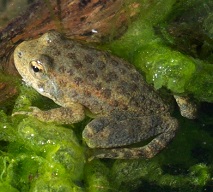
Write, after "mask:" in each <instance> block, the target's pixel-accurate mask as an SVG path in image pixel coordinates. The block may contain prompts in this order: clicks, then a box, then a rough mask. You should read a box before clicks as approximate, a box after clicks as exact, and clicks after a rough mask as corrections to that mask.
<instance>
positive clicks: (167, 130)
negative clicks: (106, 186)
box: [83, 115, 178, 159]
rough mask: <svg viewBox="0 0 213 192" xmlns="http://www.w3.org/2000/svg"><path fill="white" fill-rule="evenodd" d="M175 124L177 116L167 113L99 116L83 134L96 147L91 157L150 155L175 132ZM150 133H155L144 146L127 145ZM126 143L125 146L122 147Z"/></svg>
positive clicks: (132, 157) (153, 154) (145, 137)
mask: <svg viewBox="0 0 213 192" xmlns="http://www.w3.org/2000/svg"><path fill="white" fill-rule="evenodd" d="M177 127H178V123H177V120H176V119H174V118H172V117H170V116H166V117H162V116H158V115H153V116H144V117H140V116H133V115H127V116H126V115H121V116H117V117H115V116H110V117H100V118H97V119H94V120H93V121H92V122H90V123H89V124H88V125H87V126H86V128H85V130H84V132H83V137H84V139H85V141H86V143H87V144H88V146H89V147H90V148H97V149H94V150H93V152H94V153H93V155H92V156H93V157H95V158H112V159H137V158H151V157H153V156H155V155H156V154H157V153H158V152H159V151H161V150H162V149H163V148H165V147H166V145H167V144H168V143H169V142H170V140H171V139H172V138H173V137H174V136H175V131H176V130H177ZM154 136H156V137H155V138H154V139H153V140H151V142H149V143H148V144H146V145H145V146H142V147H135V148H131V147H130V144H133V143H139V142H141V141H144V140H147V139H148V138H151V137H154ZM127 145H129V147H125V148H123V146H127ZM115 147H116V148H115ZM107 148H108V149H107ZM93 157H92V158H93Z"/></svg>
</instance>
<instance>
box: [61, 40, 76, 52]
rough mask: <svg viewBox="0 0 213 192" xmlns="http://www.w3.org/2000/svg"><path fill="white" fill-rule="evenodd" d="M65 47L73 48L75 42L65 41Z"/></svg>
mask: <svg viewBox="0 0 213 192" xmlns="http://www.w3.org/2000/svg"><path fill="white" fill-rule="evenodd" d="M63 45H64V48H65V49H68V50H71V49H72V48H73V47H74V46H75V45H74V43H73V42H71V41H70V40H69V41H68V40H67V41H65V43H64V44H63Z"/></svg>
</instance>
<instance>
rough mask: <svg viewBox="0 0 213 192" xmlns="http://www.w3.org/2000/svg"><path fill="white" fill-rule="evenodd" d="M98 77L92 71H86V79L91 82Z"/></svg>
mask: <svg viewBox="0 0 213 192" xmlns="http://www.w3.org/2000/svg"><path fill="white" fill-rule="evenodd" d="M97 77H98V74H97V73H96V72H95V71H93V70H88V72H87V78H89V79H91V80H95V79H96V78H97Z"/></svg>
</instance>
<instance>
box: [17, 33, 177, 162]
mask: <svg viewBox="0 0 213 192" xmlns="http://www.w3.org/2000/svg"><path fill="white" fill-rule="evenodd" d="M14 61H15V66H16V68H17V70H18V71H19V73H20V75H21V76H22V77H23V80H24V81H25V82H26V83H27V84H28V85H30V86H32V87H33V88H34V89H36V90H37V91H38V92H39V93H40V94H42V95H44V96H46V97H49V98H50V99H52V100H53V101H54V102H56V103H57V104H58V105H60V106H62V107H61V108H58V109H52V110H49V111H41V110H39V109H37V108H33V111H32V112H31V113H30V114H31V115H34V116H37V117H38V118H39V119H41V120H43V121H47V120H48V121H58V122H61V123H75V122H79V121H81V120H82V119H84V117H85V111H87V110H86V109H89V111H90V112H91V113H92V114H93V115H95V119H94V120H92V121H91V122H90V123H89V124H88V125H87V126H86V127H85V130H84V131H83V138H84V140H85V141H86V143H87V144H88V146H89V147H91V148H99V149H98V150H96V151H95V154H94V156H95V157H98V158H139V157H145V158H149V157H152V156H154V155H155V154H156V153H158V152H159V151H160V150H161V149H163V148H164V147H165V146H166V144H167V143H168V142H169V141H170V140H171V139H172V138H173V137H174V134H175V131H176V129H177V127H178V125H177V121H176V120H175V119H174V118H172V117H170V115H169V112H168V109H169V108H168V106H167V105H165V104H164V102H163V101H162V99H161V98H160V97H159V96H158V95H157V93H156V92H155V91H154V90H153V89H152V87H150V86H149V85H148V84H147V83H146V82H145V81H144V79H143V77H142V76H141V75H140V74H139V73H138V72H137V71H136V70H135V69H134V68H133V67H132V66H131V65H130V64H129V63H127V62H125V61H123V60H122V59H120V58H117V57H115V56H112V55H110V54H109V53H107V52H103V51H99V50H96V49H93V48H90V47H86V46H85V45H82V44H80V43H77V42H75V41H72V40H67V39H65V38H63V37H62V36H61V35H60V34H59V33H57V32H54V31H52V32H48V33H46V34H44V35H42V36H41V37H40V38H38V39H34V40H30V41H25V42H23V43H21V44H20V45H18V46H17V48H16V49H15V52H14ZM26 114H29V113H26ZM153 136H156V137H155V138H154V139H153V140H152V141H151V142H150V143H148V144H147V145H145V146H143V147H138V148H123V146H126V145H130V144H133V143H137V142H140V141H143V140H145V139H147V138H149V137H153ZM118 147H119V148H118Z"/></svg>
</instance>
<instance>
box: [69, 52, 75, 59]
mask: <svg viewBox="0 0 213 192" xmlns="http://www.w3.org/2000/svg"><path fill="white" fill-rule="evenodd" d="M67 57H68V58H70V59H73V60H76V54H75V53H73V52H70V53H67Z"/></svg>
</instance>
